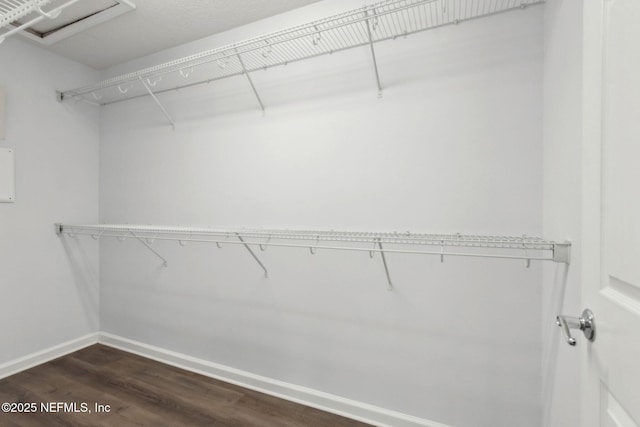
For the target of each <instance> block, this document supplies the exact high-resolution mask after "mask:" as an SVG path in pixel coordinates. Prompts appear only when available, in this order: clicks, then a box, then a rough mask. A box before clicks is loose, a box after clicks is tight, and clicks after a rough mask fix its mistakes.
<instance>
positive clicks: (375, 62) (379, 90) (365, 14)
mask: <svg viewBox="0 0 640 427" xmlns="http://www.w3.org/2000/svg"><path fill="white" fill-rule="evenodd" d="M374 14H375V12H374ZM364 16H365V18H366V22H367V35H368V36H369V47H370V48H371V57H372V58H373V69H374V71H375V72H376V83H377V85H378V97H379V98H382V85H381V84H380V73H379V72H378V61H377V60H376V50H375V49H374V47H373V35H372V34H371V18H369V16H370V15H369V10H368V9H365V11H364ZM383 256H384V255H383Z"/></svg>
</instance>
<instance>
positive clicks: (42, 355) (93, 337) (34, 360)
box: [0, 333, 99, 379]
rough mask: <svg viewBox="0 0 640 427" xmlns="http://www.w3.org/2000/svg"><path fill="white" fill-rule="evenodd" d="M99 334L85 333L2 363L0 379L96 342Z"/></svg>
mask: <svg viewBox="0 0 640 427" xmlns="http://www.w3.org/2000/svg"><path fill="white" fill-rule="evenodd" d="M98 335H99V334H98V333H93V334H89V335H85V336H84V337H80V338H76V339H74V340H71V341H67V342H65V343H62V344H58V345H56V346H53V347H49V348H46V349H44V350H40V351H37V352H35V353H31V354H28V355H26V356H23V357H20V358H19V359H15V360H10V361H9V362H6V363H3V364H1V365H0V379H1V378H6V377H8V376H10V375H13V374H17V373H18V372H21V371H24V370H26V369H29V368H33V367H34V366H37V365H41V364H43V363H46V362H49V361H50V360H53V359H57V358H58V357H62V356H65V355H67V354H69V353H73V352H74V351H78V350H81V349H83V348H85V347H89V346H90V345H93V344H96V343H97V342H98Z"/></svg>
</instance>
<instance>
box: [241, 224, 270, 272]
mask: <svg viewBox="0 0 640 427" xmlns="http://www.w3.org/2000/svg"><path fill="white" fill-rule="evenodd" d="M236 237H238V240H240V241H241V242H242V244H243V245H244V247H245V248H247V250H248V251H249V253H250V254H251V256H252V257H253V259H255V260H256V262H257V263H258V264H260V267H262V269H263V270H264V278H265V279H268V278H269V273H267V268H266V267H265V266H264V264H263V263H262V261H260V258H258V257H257V256H256V254H255V253H254V252H253V251H252V250H251V248H250V247H249V245H247V243H246V242H245V241H244V239H243V238H242V236H241V235H240V233H236Z"/></svg>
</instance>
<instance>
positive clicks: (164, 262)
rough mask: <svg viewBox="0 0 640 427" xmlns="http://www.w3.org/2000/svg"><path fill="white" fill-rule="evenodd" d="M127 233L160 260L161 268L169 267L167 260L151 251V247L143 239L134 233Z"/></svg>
mask: <svg viewBox="0 0 640 427" xmlns="http://www.w3.org/2000/svg"><path fill="white" fill-rule="evenodd" d="M129 233H131V235H132V236H133V237H135V238H136V239H138V241H139V242H140V243H142V244H143V245H145V246H146V247H147V249H149V250H150V251H151V252H153V253H154V254H155V255H156V256H157V257H158V258H160V259H161V260H162V266H163V267H168V266H169V264H167V260H166V258H164V257H163V256H162V255H160V254H159V253H158V252H157V251H156V250H155V249H153V248H152V247H151V245H150V244H148V243H147V242H145V241H144V239H143V238H142V237H140V236H138V235H137V234H136V233H134V232H133V231H129Z"/></svg>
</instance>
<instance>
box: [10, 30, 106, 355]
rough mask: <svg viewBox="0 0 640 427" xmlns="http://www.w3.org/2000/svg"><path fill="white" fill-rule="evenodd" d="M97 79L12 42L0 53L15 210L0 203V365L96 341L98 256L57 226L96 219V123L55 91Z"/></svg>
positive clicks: (93, 113) (90, 114)
mask: <svg viewBox="0 0 640 427" xmlns="http://www.w3.org/2000/svg"><path fill="white" fill-rule="evenodd" d="M96 78H98V73H97V72H95V71H93V70H91V69H89V68H87V67H84V66H81V65H79V64H77V63H74V62H72V61H68V60H66V59H63V58H61V57H59V56H57V55H53V54H51V53H48V52H46V51H45V50H43V49H40V48H38V47H36V46H34V45H32V44H30V43H27V42H24V41H22V40H19V38H17V37H13V38H10V39H8V40H7V41H5V42H4V43H3V44H2V46H1V47H0V85H3V86H4V87H5V89H6V139H5V140H4V141H0V146H2V147H13V148H15V152H16V202H15V203H13V204H2V203H0V269H1V270H2V273H1V275H0V284H1V289H2V298H0V324H1V325H2V328H1V329H0V342H2V346H0V364H2V363H5V362H9V361H12V360H14V359H17V358H20V357H23V356H26V355H28V354H30V353H33V352H37V351H40V350H43V349H46V348H49V347H51V346H55V345H58V344H60V343H62V342H65V341H69V340H72V339H75V338H78V337H81V336H84V335H86V334H89V333H93V332H96V331H97V330H98V326H99V320H98V308H99V307H98V296H99V295H98V250H97V249H98V248H97V245H95V244H92V243H93V242H91V243H90V242H86V241H84V242H78V244H77V245H76V246H66V245H65V244H64V243H63V242H61V241H60V239H59V238H58V237H57V236H56V235H55V233H54V227H53V224H54V222H56V221H95V220H97V218H98V194H97V191H98V166H99V162H98V155H99V150H98V141H99V115H98V112H97V111H96V110H95V109H92V108H89V109H88V108H86V107H80V106H78V105H69V104H60V103H58V102H57V101H56V98H55V91H56V90H60V89H66V88H69V87H73V86H74V85H78V84H86V83H89V82H91V81H93V80H95V79H96Z"/></svg>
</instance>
